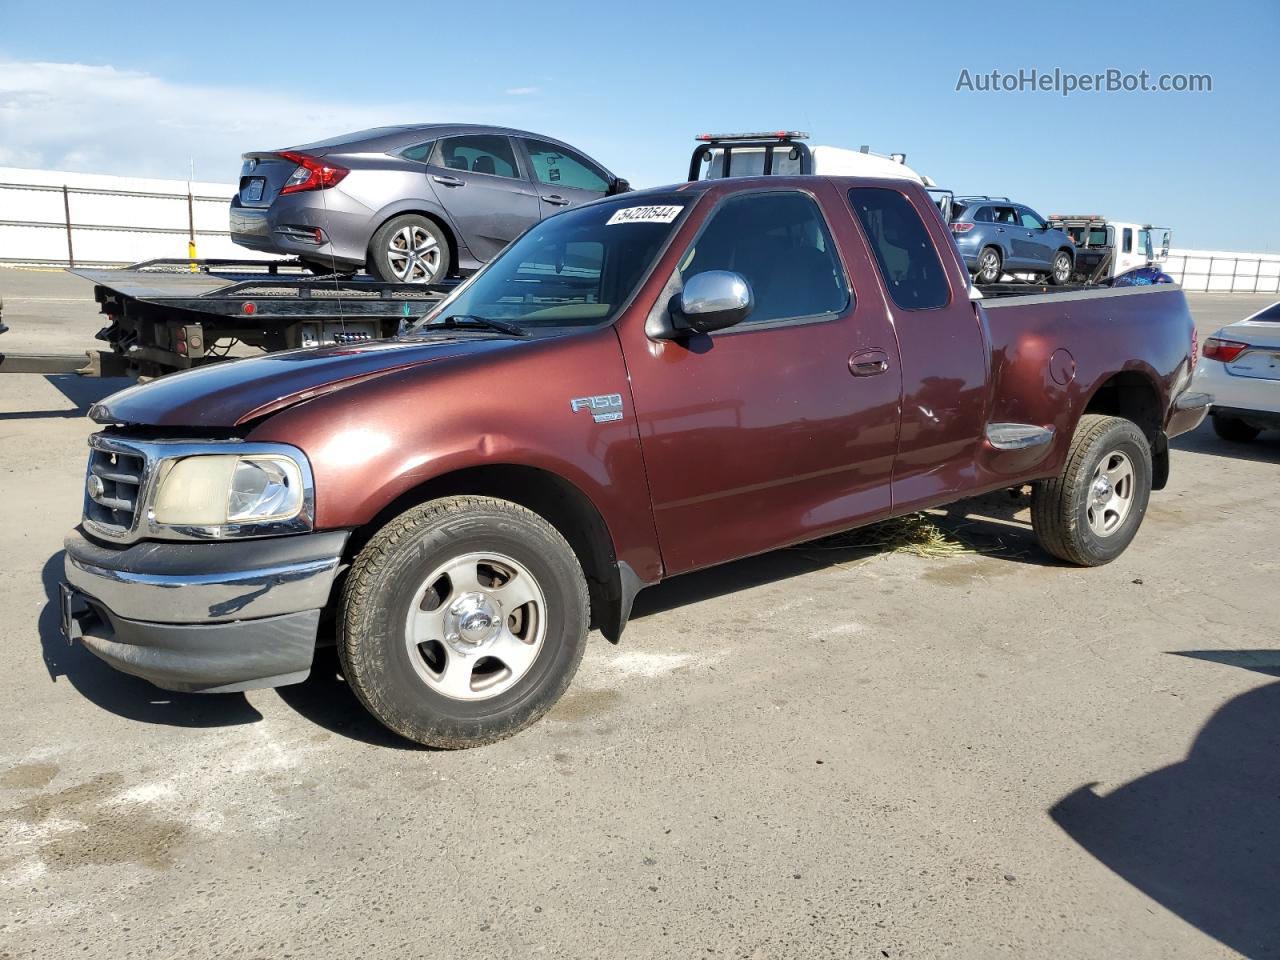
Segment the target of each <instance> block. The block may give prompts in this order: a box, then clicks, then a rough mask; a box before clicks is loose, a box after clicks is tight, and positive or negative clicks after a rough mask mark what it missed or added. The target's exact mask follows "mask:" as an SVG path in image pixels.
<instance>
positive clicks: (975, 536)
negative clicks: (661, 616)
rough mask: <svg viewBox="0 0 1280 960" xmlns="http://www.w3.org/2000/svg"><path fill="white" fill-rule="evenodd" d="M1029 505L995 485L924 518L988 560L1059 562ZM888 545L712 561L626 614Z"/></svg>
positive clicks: (851, 541)
mask: <svg viewBox="0 0 1280 960" xmlns="http://www.w3.org/2000/svg"><path fill="white" fill-rule="evenodd" d="M1029 506H1030V499H1029V498H1027V497H1025V496H1014V495H1011V494H1010V493H1009V492H1008V491H1004V490H1001V491H998V492H995V493H989V494H985V495H984V496H981V497H974V498H972V499H969V500H962V501H960V502H958V503H954V504H951V505H949V506H947V507H943V508H941V509H938V510H930V511H929V512H928V520H929V521H930V522H932V523H934V524H935V525H936V526H937V527H938V528H939V529H941V530H942V531H943V532H944V533H945V534H946V535H947V538H948V539H949V540H953V541H957V542H959V543H961V544H963V545H965V546H967V547H970V548H971V549H972V550H973V551H974V553H975V555H979V556H989V557H990V558H991V560H992V562H994V563H999V562H1000V561H1008V562H1010V563H1022V564H1028V565H1031V566H1037V567H1053V566H1065V564H1063V563H1061V562H1060V561H1058V560H1057V559H1056V558H1054V557H1052V556H1050V555H1049V554H1047V553H1045V552H1044V550H1042V549H1041V548H1040V545H1039V544H1038V543H1037V542H1036V537H1035V533H1034V532H1033V531H1032V529H1031V522H1030V520H1029V519H1027V518H1026V517H1024V516H1022V515H1021V514H1022V513H1023V511H1025V510H1026V509H1027V508H1028V507H1029ZM868 529H870V528H868ZM873 539H874V537H873ZM891 549H892V548H891V547H879V546H859V545H857V543H856V538H849V537H847V535H845V534H837V535H836V536H833V537H826V538H823V539H820V540H813V541H809V542H807V543H801V544H797V545H796V546H794V547H788V548H786V549H783V550H774V551H772V552H770V553H763V554H760V555H759V556H756V557H747V558H746V559H744V560H735V561H733V562H732V563H726V564H723V565H721V566H718V567H711V568H709V569H706V570H697V571H694V572H693V573H686V574H682V575H680V576H677V577H673V578H671V579H670V580H664V581H662V582H661V583H659V584H656V585H655V586H652V587H649V588H648V589H646V590H642V591H640V593H639V594H638V595H637V596H636V600H635V606H634V607H633V608H632V611H631V617H632V619H637V620H638V619H640V618H642V617H648V616H653V615H654V614H658V613H665V612H666V611H668V610H674V609H676V608H677V607H682V606H685V605H687V604H691V603H699V602H701V601H703V600H710V599H713V598H715V597H720V596H724V595H726V594H731V593H736V592H738V591H740V590H745V589H748V588H750V587H759V586H763V585H765V584H768V583H776V582H779V581H782V580H789V579H791V578H792V577H801V576H806V575H808V574H813V573H818V572H821V571H822V570H825V569H828V568H830V567H834V566H839V565H842V564H848V563H855V562H857V561H859V560H865V559H868V558H870V557H875V556H877V555H879V554H883V553H886V552H889V551H890V550H891ZM931 562H935V563H938V564H948V563H956V562H966V563H967V562H971V560H970V559H968V558H966V559H964V560H960V561H957V559H956V558H952V557H939V558H938V559H937V560H934V561H931ZM624 642H625V641H624Z"/></svg>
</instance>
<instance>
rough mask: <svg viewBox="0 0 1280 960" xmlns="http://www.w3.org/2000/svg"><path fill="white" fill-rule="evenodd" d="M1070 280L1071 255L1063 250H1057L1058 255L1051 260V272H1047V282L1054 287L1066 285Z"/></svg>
mask: <svg viewBox="0 0 1280 960" xmlns="http://www.w3.org/2000/svg"><path fill="white" fill-rule="evenodd" d="M1070 279H1071V254H1069V253H1067V252H1066V251H1065V250H1059V251H1058V255H1057V256H1055V257H1054V258H1053V270H1051V271H1050V272H1049V282H1050V283H1052V284H1056V285H1061V284H1064V283H1066V282H1067V281H1068V280H1070Z"/></svg>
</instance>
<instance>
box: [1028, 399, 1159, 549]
mask: <svg viewBox="0 0 1280 960" xmlns="http://www.w3.org/2000/svg"><path fill="white" fill-rule="evenodd" d="M1150 496H1151V445H1150V444H1149V443H1148V442H1147V438H1146V436H1145V435H1144V434H1143V432H1142V431H1141V430H1139V429H1138V426H1137V424H1135V423H1133V422H1132V421H1131V420H1124V419H1122V418H1120V417H1108V416H1103V415H1100V414H1094V413H1090V414H1085V415H1084V416H1083V417H1081V418H1080V423H1079V424H1078V425H1077V427H1076V432H1075V436H1074V437H1073V438H1072V440H1071V450H1070V452H1069V453H1068V454H1067V463H1066V465H1065V466H1064V467H1063V468H1062V473H1060V474H1059V475H1058V476H1057V477H1054V478H1053V479H1051V480H1041V481H1040V482H1039V483H1037V484H1036V485H1035V489H1034V492H1033V493H1032V497H1031V523H1032V526H1033V527H1034V528H1035V532H1036V537H1037V539H1039V541H1040V545H1041V546H1042V547H1044V549H1045V550H1047V551H1048V552H1049V553H1051V554H1053V555H1054V556H1055V557H1058V558H1059V559H1060V560H1066V561H1067V562H1068V563H1074V564H1078V565H1079V566H1082V567H1097V566H1101V565H1102V564H1104V563H1110V562H1111V561H1112V560H1114V559H1115V558H1116V557H1118V556H1120V554H1122V553H1123V552H1124V550H1125V548H1126V547H1127V546H1129V544H1130V542H1132V540H1133V538H1134V536H1135V535H1136V534H1137V532H1138V527H1140V526H1141V525H1142V518H1143V516H1144V515H1145V514H1146V512H1147V501H1148V499H1149V498H1150Z"/></svg>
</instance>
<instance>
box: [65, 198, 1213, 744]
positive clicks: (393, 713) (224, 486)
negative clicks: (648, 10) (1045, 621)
mask: <svg viewBox="0 0 1280 960" xmlns="http://www.w3.org/2000/svg"><path fill="white" fill-rule="evenodd" d="M1194 341H1195V333H1194V327H1193V325H1192V320H1191V317H1190V315H1189V313H1188V310H1187V304H1186V300H1185V298H1184V297H1183V294H1182V292H1181V291H1180V290H1179V289H1178V288H1176V287H1174V286H1171V285H1164V286H1151V287H1131V288H1126V289H1121V290H1077V291H1070V290H1068V291H1065V292H1061V293H1054V294H1052V295H1047V296H1040V295H1031V296H1024V297H1007V298H1001V299H998V300H991V299H985V300H984V299H981V298H979V297H978V295H977V294H975V293H973V292H972V290H971V287H970V284H969V278H968V274H967V272H966V271H965V268H964V264H963V263H962V262H961V260H960V258H959V256H958V255H957V253H956V250H955V247H954V246H953V245H952V243H951V239H950V234H949V232H948V230H947V227H946V224H944V223H943V222H942V220H941V219H940V217H939V216H938V213H937V211H936V209H935V208H934V207H933V205H932V204H931V203H930V199H929V197H928V195H927V194H926V193H925V191H924V190H923V189H922V188H920V187H918V186H916V185H915V184H912V183H908V182H906V181H899V180H868V179H841V178H826V177H814V176H809V177H796V178H785V177H768V178H756V179H750V178H744V179H731V180H711V181H703V182H699V183H689V184H684V185H682V186H679V187H671V188H663V189H656V190H650V191H645V192H640V193H628V194H625V195H622V196H617V197H610V198H607V199H604V200H601V201H599V202H596V203H593V204H590V205H587V206H584V207H580V208H577V209H574V210H571V211H568V212H565V213H563V214H560V215H558V216H555V217H552V218H549V219H547V220H544V221H543V222H542V223H541V224H539V225H537V226H535V227H533V228H532V229H531V230H530V231H529V232H527V233H526V234H524V236H522V237H521V238H520V239H518V240H517V241H516V242H514V243H513V244H512V245H511V246H510V247H509V248H508V249H507V250H506V251H505V252H504V253H503V254H502V255H501V256H499V257H498V258H497V259H495V260H494V261H493V262H492V263H491V264H489V265H488V266H487V267H486V268H485V269H484V270H482V271H481V272H480V273H478V274H476V276H474V277H473V278H472V279H471V280H470V281H469V282H468V283H466V284H465V285H463V286H462V287H460V288H459V289H458V290H457V291H456V292H454V293H453V294H452V295H451V296H450V297H449V298H448V299H447V300H445V301H444V302H443V303H442V304H441V305H440V306H439V307H438V309H436V310H435V311H434V312H433V313H431V314H430V315H428V316H427V317H425V318H424V319H423V320H422V321H421V322H420V323H419V324H417V325H416V326H415V327H414V328H413V329H412V330H410V331H409V332H408V333H407V334H406V335H405V336H402V337H401V338H399V339H396V340H392V341H385V342H376V343H370V344H367V345H361V346H355V347H343V346H339V347H329V348H320V349H313V350H299V351H293V352H287V353H278V354H272V355H270V356H264V357H261V358H256V359H251V360H243V361H237V362H235V363H226V364H220V365H215V366H210V367H206V368H203V369H199V370H195V371H192V372H189V373H183V374H178V375H175V376H170V377H166V378H164V379H161V380H157V381H155V382H152V383H148V384H145V385H141V386H136V387H132V388H130V389H127V390H124V391H122V392H120V393H117V394H115V395H114V396H111V397H109V398H107V399H106V400H104V401H102V402H101V403H99V404H98V405H96V406H95V407H94V408H93V409H92V410H91V412H90V415H91V416H92V418H93V419H94V420H95V421H97V422H98V423H101V424H103V425H105V429H104V430H103V431H102V432H100V433H97V434H95V435H94V436H92V437H91V438H90V441H89V446H90V454H89V467H88V473H87V478H86V484H87V486H86V497H85V501H84V519H83V523H82V524H81V526H80V527H78V528H77V529H76V530H75V531H73V532H72V533H71V534H70V535H69V536H68V538H67V541H66V583H65V584H64V587H63V600H62V602H63V618H64V625H65V628H66V630H67V631H68V633H69V634H70V635H71V636H72V637H76V638H80V639H81V640H82V641H83V642H84V644H85V645H86V646H88V648H89V649H90V650H92V651H93V652H94V653H96V654H97V655H98V656H100V657H101V658H103V659H104V660H106V661H107V662H108V663H110V664H112V665H113V666H115V667H117V668H119V669H120V670H123V671H125V672H128V673H132V674H136V675H138V676H141V677H145V678H147V679H149V680H151V681H152V682H154V683H155V684H157V685H159V686H161V687H165V688H167V689H173V690H201V691H210V692H218V691H233V690H244V689H250V688H254V687H264V686H277V685H282V684H287V683H296V682H298V681H300V680H302V679H304V678H305V677H306V676H307V674H308V671H309V670H310V668H311V663H312V656H313V653H314V651H315V648H316V645H317V642H320V643H325V642H333V641H335V640H336V643H337V647H338V651H339V655H340V659H341V663H342V669H343V673H344V674H345V677H346V680H347V681H348V682H349V683H350V684H351V686H352V688H353V689H354V690H355V692H356V693H357V695H358V696H359V697H360V699H361V701H362V702H363V703H364V704H365V705H366V706H367V707H368V708H369V710H370V711H371V712H372V713H373V714H374V715H375V716H376V717H377V718H378V719H379V720H381V721H382V722H383V723H385V724H386V725H387V726H388V727H390V728H391V729H392V730H395V731H397V732H398V733H400V734H402V735H404V736H405V737H408V738H410V739H413V740H416V741H419V742H421V743H425V744H433V745H437V746H444V747H461V746H470V745H475V744H481V743H486V742H490V741H493V740H496V739H499V738H501V737H504V736H507V735H509V734H512V733H514V732H516V731H518V730H520V729H522V728H523V727H525V726H527V725H528V724H531V723H533V722H534V721H535V720H537V719H538V718H539V717H540V716H542V715H543V714H544V713H545V712H546V711H547V710H548V709H549V708H550V707H551V705H552V704H554V703H555V702H556V700H557V698H559V697H560V696H561V694H562V693H563V692H564V691H565V689H566V688H567V687H568V685H569V682H570V680H571V679H572V677H573V675H574V672H575V670H576V669H577V666H578V663H579V661H580V659H581V657H582V653H583V648H584V645H585V642H586V636H587V631H588V629H589V628H590V627H592V626H595V627H598V628H599V629H600V630H601V631H602V632H603V633H604V635H605V636H606V637H608V638H609V639H611V640H615V641H616V640H617V639H618V637H619V635H620V634H621V632H622V629H623V626H624V624H625V623H626V620H627V616H628V614H629V612H630V609H631V603H632V600H633V598H634V597H635V595H636V593H637V591H639V590H640V589H642V588H643V587H646V586H649V585H651V584H654V583H657V582H658V581H659V580H662V579H663V578H665V577H671V576H675V575H677V574H681V573H685V572H687V571H690V570H696V569H698V568H699V567H707V566H710V565H712V564H717V563H723V562H725V561H727V560H732V559H734V558H737V557H743V556H747V555H749V554H756V553H761V552H762V551H767V550H772V549H774V548H776V547H780V546H783V545H785V544H791V543H796V542H798V541H803V540H808V539H812V538H815V537H819V536H822V535H824V534H830V533H832V532H835V531H840V530H845V529H848V528H851V527H855V526H859V525H861V524H866V523H871V522H873V521H876V520H882V519H884V518H886V517H890V516H894V515H898V514H904V513H909V512H912V511H917V510H920V509H922V508H925V507H931V506H936V505H939V504H945V503H947V502H949V501H954V500H957V499H960V498H964V497H970V496H973V495H974V494H978V493H981V492H983V491H988V490H993V489H997V488H1003V487H1015V486H1019V485H1022V484H1026V483H1033V484H1034V485H1035V487H1034V489H1035V493H1034V499H1033V508H1032V516H1033V520H1034V524H1035V529H1036V532H1037V534H1038V535H1039V538H1040V541H1041V543H1042V544H1043V546H1044V548H1045V549H1046V550H1047V551H1049V552H1050V553H1052V554H1053V555H1055V556H1057V557H1059V558H1061V559H1063V560H1065V561H1067V562H1070V563H1075V564H1084V565H1094V564H1101V563H1106V562H1107V561H1109V560H1111V559H1113V558H1114V557H1116V556H1117V555H1118V554H1120V552H1121V551H1123V550H1124V549H1125V547H1126V546H1127V545H1128V544H1129V542H1130V541H1131V540H1132V539H1133V537H1134V535H1135V534H1136V533H1137V530H1138V527H1139V525H1140V524H1141V522H1142V517H1143V514H1144V513H1145V511H1146V507H1147V500H1148V496H1149V494H1150V492H1151V491H1152V490H1153V489H1157V490H1158V489H1160V488H1161V487H1162V486H1163V485H1164V483H1165V480H1166V479H1167V477H1168V474H1169V438H1170V437H1173V436H1175V435H1177V434H1179V433H1182V432H1184V431H1186V430H1189V429H1191V428H1193V427H1195V426H1196V425H1197V424H1199V423H1200V421H1201V419H1202V418H1203V417H1204V414H1205V411H1206V405H1207V403H1208V402H1209V398H1208V397H1206V396H1203V395H1195V394H1191V393H1188V392H1187V386H1188V384H1189V383H1190V381H1191V373H1192V366H1193V364H1194V358H1195V348H1194Z"/></svg>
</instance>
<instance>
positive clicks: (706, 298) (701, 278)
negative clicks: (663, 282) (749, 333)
mask: <svg viewBox="0 0 1280 960" xmlns="http://www.w3.org/2000/svg"><path fill="white" fill-rule="evenodd" d="M754 306H755V299H754V298H753V297H752V295H751V287H750V286H749V285H748V284H747V281H746V280H744V279H743V277H742V275H741V274H738V273H734V272H732V271H731V270H707V271H705V272H703V273H698V274H695V275H694V276H692V277H690V278H689V279H688V280H686V281H685V284H684V291H683V292H682V293H681V294H680V313H681V315H682V316H681V319H682V320H683V321H684V323H685V325H686V326H688V328H689V329H690V330H693V331H695V332H696V333H712V332H714V331H716V330H723V329H725V328H726V327H732V326H733V325H734V324H737V323H741V322H742V321H743V320H745V319H746V318H747V316H748V314H750V313H751V310H752V308H753V307H754Z"/></svg>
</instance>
